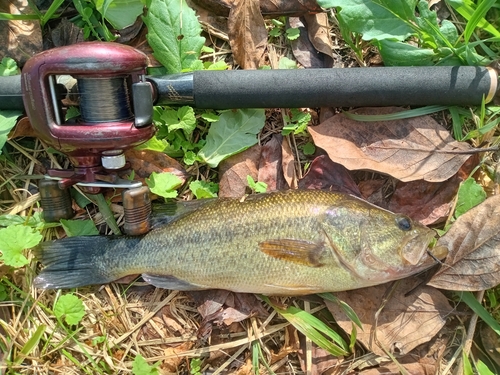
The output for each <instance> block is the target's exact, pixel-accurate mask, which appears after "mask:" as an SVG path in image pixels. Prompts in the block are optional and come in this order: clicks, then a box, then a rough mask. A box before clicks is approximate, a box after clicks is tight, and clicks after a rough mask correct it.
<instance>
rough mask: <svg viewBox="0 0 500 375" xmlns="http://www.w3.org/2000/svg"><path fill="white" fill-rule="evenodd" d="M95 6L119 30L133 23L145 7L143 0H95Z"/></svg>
mask: <svg viewBox="0 0 500 375" xmlns="http://www.w3.org/2000/svg"><path fill="white" fill-rule="evenodd" d="M95 6H96V9H97V10H98V11H99V13H101V14H102V16H103V17H104V18H106V20H108V22H109V23H110V24H111V25H112V26H113V27H114V28H115V29H117V30H122V29H124V28H126V27H127V26H130V25H133V24H134V22H135V20H136V19H137V17H138V16H139V15H141V14H142V10H143V8H144V4H143V3H142V1H141V0H95Z"/></svg>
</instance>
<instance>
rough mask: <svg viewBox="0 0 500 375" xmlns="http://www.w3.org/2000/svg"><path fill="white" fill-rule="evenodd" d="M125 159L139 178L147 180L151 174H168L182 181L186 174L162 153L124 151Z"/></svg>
mask: <svg viewBox="0 0 500 375" xmlns="http://www.w3.org/2000/svg"><path fill="white" fill-rule="evenodd" d="M125 157H126V158H127V161H128V162H129V163H130V168H132V169H133V170H134V171H135V173H136V175H137V177H139V178H147V177H149V176H150V175H151V173H153V172H157V173H161V172H170V173H172V174H174V175H176V176H177V177H179V178H180V179H181V180H182V181H185V180H186V177H187V173H186V171H185V170H184V168H183V167H182V165H180V163H179V162H178V161H177V160H175V159H173V158H171V157H170V156H168V155H166V154H165V153H163V152H159V151H153V150H135V149H129V150H127V151H125Z"/></svg>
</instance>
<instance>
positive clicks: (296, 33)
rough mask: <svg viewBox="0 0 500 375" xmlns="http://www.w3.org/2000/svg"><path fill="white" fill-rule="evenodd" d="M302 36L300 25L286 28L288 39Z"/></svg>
mask: <svg viewBox="0 0 500 375" xmlns="http://www.w3.org/2000/svg"><path fill="white" fill-rule="evenodd" d="M299 37H300V29H299V28H298V27H291V28H289V29H286V38H287V39H288V40H296V39H298V38H299Z"/></svg>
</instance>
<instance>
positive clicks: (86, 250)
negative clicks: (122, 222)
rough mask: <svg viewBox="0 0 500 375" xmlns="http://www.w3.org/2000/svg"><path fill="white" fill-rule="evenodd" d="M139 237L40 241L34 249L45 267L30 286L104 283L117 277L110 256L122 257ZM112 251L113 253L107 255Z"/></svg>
mask: <svg viewBox="0 0 500 375" xmlns="http://www.w3.org/2000/svg"><path fill="white" fill-rule="evenodd" d="M140 240H141V237H126V236H123V237H122V236H116V237H115V236H82V237H69V238H64V239H61V240H55V241H50V242H43V243H41V244H40V245H39V246H38V247H36V248H35V249H34V253H35V256H36V257H37V259H38V260H39V261H40V262H41V263H42V264H43V265H44V266H45V268H44V269H43V270H42V272H41V273H40V274H39V275H38V276H37V277H36V278H35V280H34V282H33V283H34V286H35V287H36V288H42V289H60V288H75V287H78V286H85V285H94V284H106V283H109V282H111V281H114V280H116V279H118V278H120V277H121V275H118V274H116V270H114V267H113V264H109V263H110V261H109V260H110V258H111V259H112V258H113V257H116V258H115V259H120V257H121V256H126V254H127V249H128V248H133V247H135V246H136V245H137V244H138V243H139V241H140ZM111 253H115V254H111Z"/></svg>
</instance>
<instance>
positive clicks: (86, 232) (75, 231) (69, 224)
mask: <svg viewBox="0 0 500 375" xmlns="http://www.w3.org/2000/svg"><path fill="white" fill-rule="evenodd" d="M60 222H61V224H62V226H63V228H64V231H65V232H66V234H67V235H68V237H75V236H96V235H98V234H99V231H98V230H97V228H96V226H95V224H94V222H93V221H92V220H65V219H61V220H60Z"/></svg>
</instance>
